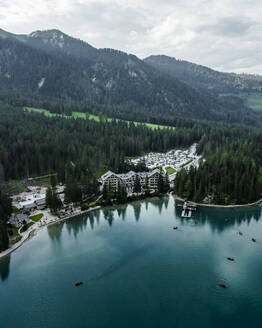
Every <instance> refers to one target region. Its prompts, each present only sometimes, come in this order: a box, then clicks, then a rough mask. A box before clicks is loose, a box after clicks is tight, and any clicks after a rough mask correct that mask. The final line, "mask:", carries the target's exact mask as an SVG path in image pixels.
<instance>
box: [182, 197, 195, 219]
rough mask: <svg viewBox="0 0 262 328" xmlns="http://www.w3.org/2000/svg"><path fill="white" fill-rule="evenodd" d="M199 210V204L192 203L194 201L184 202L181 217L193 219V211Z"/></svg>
mask: <svg viewBox="0 0 262 328" xmlns="http://www.w3.org/2000/svg"><path fill="white" fill-rule="evenodd" d="M196 210H197V205H196V204H194V203H192V202H187V201H186V202H184V205H183V210H182V214H181V217H182V218H187V219H192V218H193V215H192V212H193V211H196Z"/></svg>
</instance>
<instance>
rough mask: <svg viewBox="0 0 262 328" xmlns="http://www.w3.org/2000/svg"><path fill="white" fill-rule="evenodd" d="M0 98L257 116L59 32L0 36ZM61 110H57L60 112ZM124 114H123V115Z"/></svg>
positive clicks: (168, 115) (211, 116) (157, 112)
mask: <svg viewBox="0 0 262 328" xmlns="http://www.w3.org/2000/svg"><path fill="white" fill-rule="evenodd" d="M0 97H2V98H4V100H5V99H8V100H9V101H11V100H10V99H14V98H15V101H16V105H35V106H45V107H48V106H49V107H50V106H51V107H52V106H55V104H56V103H59V104H60V105H61V104H62V110H64V109H63V108H64V107H65V106H67V107H70V106H71V107H72V104H74V105H75V104H77V106H78V105H79V104H81V106H82V107H81V110H89V108H90V106H104V107H105V108H106V111H107V112H108V116H110V111H111V110H112V108H114V110H115V112H116V113H120V112H121V113H122V115H129V116H128V117H129V118H130V115H132V118H133V119H137V117H138V116H140V115H144V117H155V118H156V120H160V119H163V117H164V118H165V119H166V120H173V119H174V118H177V117H181V118H192V119H207V120H220V121H227V122H243V121H244V122H246V121H252V122H255V121H257V120H258V118H257V114H256V113H254V112H250V111H249V110H248V109H246V108H245V107H244V106H236V105H235V104H228V103H226V102H223V101H218V100H217V99H215V98H213V97H211V96H207V95H205V94H203V93H200V92H198V91H197V90H195V88H192V87H191V86H188V85H187V84H186V83H184V82H181V81H179V80H178V79H177V78H174V77H173V76H170V74H166V72H161V71H160V70H159V69H156V68H155V67H152V65H151V64H150V65H149V64H148V63H147V61H143V60H140V59H139V58H138V57H136V56H134V55H130V54H126V53H124V52H121V51H117V50H113V49H96V48H94V47H92V46H91V45H89V44H88V43H86V42H83V41H81V40H78V39H74V38H72V37H70V36H68V35H66V34H64V33H62V32H60V31H59V30H48V31H36V32H33V33H31V34H29V35H17V34H11V33H8V32H5V31H3V30H0ZM59 110H61V106H60V109H59ZM123 113H124V114H123Z"/></svg>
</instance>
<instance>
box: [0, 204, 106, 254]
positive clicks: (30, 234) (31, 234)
mask: <svg viewBox="0 0 262 328" xmlns="http://www.w3.org/2000/svg"><path fill="white" fill-rule="evenodd" d="M100 208H101V206H96V207H92V208H89V209H88V210H85V211H81V212H79V213H74V214H72V215H69V216H66V217H63V218H61V219H59V218H58V216H55V217H54V221H51V222H49V223H47V224H44V225H41V222H40V221H39V222H36V223H35V224H34V225H32V226H31V227H30V228H29V229H28V230H27V231H26V232H25V234H24V235H23V236H22V238H21V240H19V241H18V242H17V243H15V244H13V245H12V246H11V247H9V248H7V249H6V250H4V251H2V252H0V260H1V259H2V258H4V257H5V256H7V255H9V254H11V253H12V252H14V251H15V250H16V249H18V248H19V247H21V246H22V245H23V244H24V243H25V242H26V241H27V240H29V239H30V238H31V237H32V238H33V237H36V236H37V234H38V232H39V231H40V230H42V229H43V228H45V227H48V226H50V225H53V224H57V223H59V222H63V221H65V220H68V219H71V218H74V217H77V216H79V215H83V214H85V213H88V212H91V211H95V210H98V209H100ZM56 218H57V219H56Z"/></svg>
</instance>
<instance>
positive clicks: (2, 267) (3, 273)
mask: <svg viewBox="0 0 262 328" xmlns="http://www.w3.org/2000/svg"><path fill="white" fill-rule="evenodd" d="M10 260H11V255H7V256H6V257H4V258H3V259H2V260H1V261H0V277H1V280H2V281H4V280H6V279H7V278H8V276H9V272H10Z"/></svg>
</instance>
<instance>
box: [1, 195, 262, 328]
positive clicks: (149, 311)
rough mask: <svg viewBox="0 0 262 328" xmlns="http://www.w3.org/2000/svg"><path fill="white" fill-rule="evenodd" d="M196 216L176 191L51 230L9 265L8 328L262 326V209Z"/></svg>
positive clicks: (5, 267) (4, 277) (4, 272)
mask: <svg viewBox="0 0 262 328" xmlns="http://www.w3.org/2000/svg"><path fill="white" fill-rule="evenodd" d="M225 218H227V219H229V221H228V222H225ZM195 219H196V220H197V221H198V224H195V223H194V221H193V220H186V219H181V217H180V210H179V208H177V207H176V206H175V202H174V200H173V199H172V197H170V198H163V199H151V200H149V201H145V202H135V203H132V204H129V205H125V206H120V207H118V208H117V209H110V208H108V209H104V210H101V211H96V212H93V213H90V214H89V215H88V216H83V217H80V218H77V219H72V220H69V221H66V222H64V223H62V224H59V225H55V226H52V227H49V228H46V229H45V230H42V231H41V232H40V233H39V235H38V236H37V237H36V238H33V239H31V240H30V241H28V242H27V243H26V244H24V245H23V246H22V247H21V248H20V249H18V250H17V251H15V252H14V253H13V254H12V255H11V256H10V257H9V258H6V259H5V260H1V262H0V327H3V328H11V327H12V328H13V327H19V328H24V327H27V328H42V327H45V328H54V327H63V328H67V327H70V328H71V327H73V328H78V327H88V328H96V327H112V328H113V327H114V328H118V327H121V328H126V327H132V328H135V327H139V328H140V327H143V328H144V327H150V328H152V327H158V328H159V327H165V328H168V327H175V328H179V327H181V328H187V327H201V328H205V327H208V328H216V327H249V328H250V327H262V286H261V284H262V220H261V208H260V207H256V208H252V209H248V210H246V209H245V210H214V209H205V210H201V211H199V212H198V213H197V214H196V217H195ZM173 226H178V227H179V229H178V230H173V229H172V227H173ZM239 231H242V232H243V236H240V235H239V234H238V232H239ZM252 237H254V238H256V239H257V242H256V243H253V242H252V241H251V238H252ZM227 257H233V258H235V262H230V261H228V260H227ZM76 281H83V282H84V285H82V286H80V287H75V286H74V283H75V282H76ZM218 283H224V284H226V285H227V286H228V288H227V289H223V288H221V287H219V286H218Z"/></svg>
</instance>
